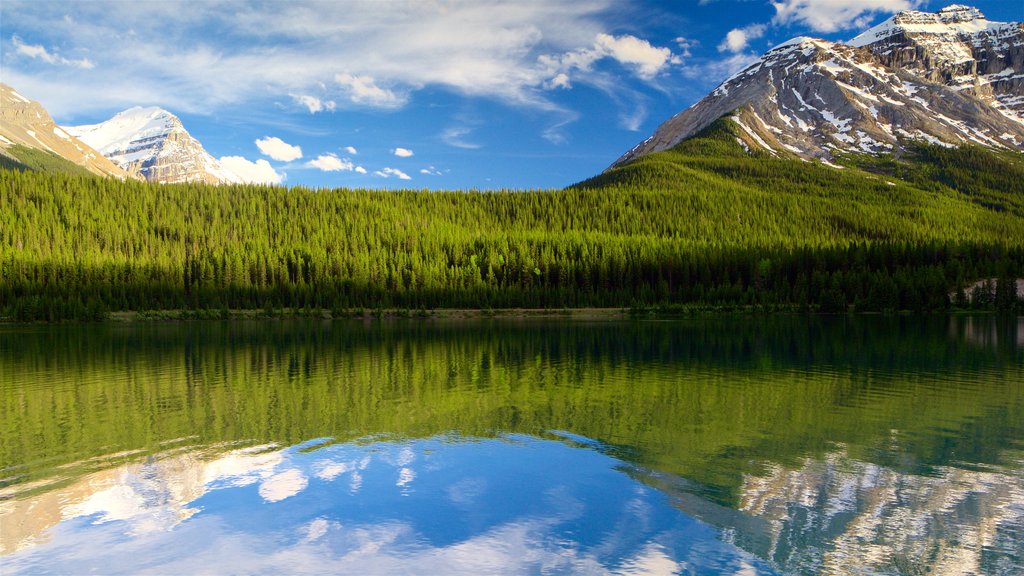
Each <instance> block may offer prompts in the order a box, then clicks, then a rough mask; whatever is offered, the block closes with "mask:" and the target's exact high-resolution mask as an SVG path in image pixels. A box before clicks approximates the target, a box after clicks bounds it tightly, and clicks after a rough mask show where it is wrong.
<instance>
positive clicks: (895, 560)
mask: <svg viewBox="0 0 1024 576" xmlns="http://www.w3.org/2000/svg"><path fill="white" fill-rule="evenodd" d="M1022 504H1024V473H1022V471H1021V469H1020V468H1018V469H1016V470H1012V471H975V470H964V469H960V468H953V467H942V468H940V469H938V470H936V472H935V474H934V475H932V476H927V477H926V476H919V475H908V474H904V473H901V472H897V471H895V470H892V469H890V468H885V467H882V466H878V465H876V464H871V463H867V462H861V461H858V460H855V459H852V458H850V457H849V456H848V455H847V454H846V453H845V452H844V451H836V452H833V453H830V454H827V455H825V456H824V457H823V458H822V459H810V458H808V459H805V460H804V462H803V463H802V465H800V466H799V467H796V468H785V467H782V466H777V465H775V466H772V467H771V468H770V470H768V472H767V474H765V475H763V476H748V477H747V478H746V481H745V482H744V485H743V488H742V498H741V501H740V507H739V508H740V510H741V511H743V512H745V513H747V514H751V515H753V516H756V517H758V518H763V519H766V520H767V521H768V524H769V526H770V528H769V535H770V541H771V544H770V549H769V551H768V558H769V559H771V560H772V561H774V562H776V563H777V564H778V565H779V566H781V567H783V568H784V569H785V570H786V571H787V572H799V573H816V574H854V573H863V572H865V571H866V572H870V573H889V572H905V571H907V570H909V569H912V570H913V571H914V572H915V573H929V574H1009V573H1010V571H1011V569H1012V566H1013V563H1014V559H1016V561H1017V562H1019V561H1020V559H1021V558H1024V505H1022Z"/></svg>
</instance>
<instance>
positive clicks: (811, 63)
mask: <svg viewBox="0 0 1024 576" xmlns="http://www.w3.org/2000/svg"><path fill="white" fill-rule="evenodd" d="M0 102H2V104H3V106H2V108H0V155H7V156H16V154H15V153H14V152H12V146H14V145H21V146H24V147H27V148H29V149H36V150H41V151H44V152H46V153H50V154H54V155H56V156H59V157H61V158H64V159H66V160H68V161H70V162H72V163H73V164H75V165H78V166H81V167H84V168H85V169H87V170H89V171H91V172H93V173H96V174H101V175H105V176H115V177H118V178H129V177H137V178H142V179H145V180H147V181H150V182H205V183H211V184H222V183H234V182H240V181H241V179H240V178H239V177H238V176H237V175H235V174H233V173H232V172H231V171H230V170H228V169H226V168H225V167H224V166H222V165H221V164H220V163H219V162H218V161H217V160H216V159H215V158H214V157H213V156H211V155H210V154H209V153H207V152H206V150H205V149H204V148H203V146H202V144H200V143H199V141H198V140H196V139H195V138H193V137H192V136H191V135H190V134H189V133H188V131H186V130H185V128H184V126H183V125H182V123H181V120H179V119H178V118H177V117H176V116H175V115H174V114H171V113H170V112H168V111H166V110H163V109H160V108H155V107H150V108H140V107H134V108H130V109H128V110H125V111H123V112H120V113H118V114H116V115H115V116H114V117H113V118H111V119H110V120H107V121H105V122H102V123H99V124H93V125H87V126H65V127H59V126H57V125H56V124H54V122H53V120H52V119H51V118H50V116H49V114H47V112H46V110H44V109H43V107H42V106H41V105H40V104H39V103H38V102H32V101H30V100H29V99H28V98H26V97H24V96H22V95H21V94H19V93H18V92H16V91H15V90H14V89H12V88H10V87H8V86H5V85H0ZM723 117H726V118H729V119H731V121H732V122H733V123H734V124H735V125H736V126H737V127H738V128H739V130H737V131H736V134H737V136H736V139H737V140H739V141H740V143H741V144H742V145H743V146H744V147H746V148H747V149H748V150H749V149H761V150H764V151H766V152H767V153H769V154H775V155H781V156H789V157H794V158H802V159H805V160H807V159H819V160H822V161H825V162H829V161H832V160H835V157H836V155H837V154H841V153H844V152H860V153H868V154H887V153H892V154H896V155H899V154H900V153H902V151H903V150H905V149H906V147H907V144H908V142H911V141H926V142H929V143H932V144H942V145H945V146H958V145H961V144H968V143H970V144H977V145H981V146H985V147H990V148H995V149H1007V150H1018V151H1019V150H1024V24H1022V23H1020V22H1013V23H1004V22H990V21H989V20H987V19H986V18H985V16H984V14H982V13H981V12H980V11H979V10H977V9H976V8H971V7H968V6H963V5H959V4H954V5H952V6H948V7H946V8H944V9H942V10H940V11H938V12H936V13H930V12H919V11H904V12H900V13H898V14H896V15H895V16H893V17H892V18H890V19H888V20H886V21H885V22H883V23H881V24H879V25H878V26H875V27H874V28H871V29H870V30H867V31H865V32H864V33H862V34H860V35H859V36H857V37H855V38H853V39H852V40H850V41H848V42H846V43H837V42H828V41H825V40H820V39H815V38H806V37H801V38H795V39H793V40H790V41H789V42H786V43H783V44H781V45H779V46H777V47H775V48H773V49H772V50H769V51H768V52H767V53H765V54H764V55H763V56H762V57H761V58H760V59H758V60H757V61H756V62H754V63H753V64H751V65H749V66H747V67H746V68H745V69H743V70H741V71H740V72H738V73H737V74H735V75H734V76H732V77H731V78H729V79H728V80H726V81H725V82H723V83H722V84H721V85H719V86H718V88H716V89H715V90H714V91H713V92H711V93H710V94H709V95H708V96H706V97H705V98H703V99H702V100H700V101H699V102H697V103H696V104H694V105H693V106H691V107H689V108H688V109H686V110H684V111H682V112H680V113H679V114H677V115H675V116H674V117H672V118H670V119H669V120H668V121H666V122H665V123H663V124H662V125H661V126H660V127H659V128H658V129H657V130H655V132H654V134H653V135H652V136H651V137H649V138H647V139H646V140H644V141H643V142H641V143H640V144H638V145H637V146H635V147H634V148H633V149H632V150H630V151H628V152H627V153H625V154H624V155H622V156H621V157H620V158H619V159H618V160H617V161H616V162H615V163H614V164H612V168H614V167H617V166H622V165H624V164H628V163H630V162H632V161H634V160H636V159H638V158H640V157H642V156H645V155H647V154H651V153H653V152H659V151H663V150H668V149H670V148H673V147H675V146H677V145H679V144H680V143H682V142H683V141H685V140H687V139H689V138H691V137H693V136H696V135H697V134H699V133H700V132H701V131H703V130H705V129H706V128H708V127H709V126H711V125H712V124H713V123H714V122H715V121H716V120H718V119H719V118H723Z"/></svg>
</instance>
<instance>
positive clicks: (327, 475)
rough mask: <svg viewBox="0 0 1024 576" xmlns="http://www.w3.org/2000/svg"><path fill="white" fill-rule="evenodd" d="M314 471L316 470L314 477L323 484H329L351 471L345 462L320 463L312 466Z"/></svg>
mask: <svg viewBox="0 0 1024 576" xmlns="http://www.w3.org/2000/svg"><path fill="white" fill-rule="evenodd" d="M314 469H315V470H316V477H317V478H319V479H321V480H324V481H325V482H330V481H331V480H334V479H335V478H337V477H338V476H341V475H342V474H344V473H345V472H348V471H349V470H351V468H350V467H349V464H348V463H347V462H322V463H320V464H319V465H317V466H314Z"/></svg>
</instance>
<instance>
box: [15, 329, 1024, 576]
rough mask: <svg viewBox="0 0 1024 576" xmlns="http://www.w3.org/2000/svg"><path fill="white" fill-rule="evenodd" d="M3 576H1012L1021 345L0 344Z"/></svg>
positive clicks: (453, 337)
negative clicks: (314, 575)
mask: <svg viewBox="0 0 1024 576" xmlns="http://www.w3.org/2000/svg"><path fill="white" fill-rule="evenodd" d="M0 392H2V394H0V397H2V401H3V403H2V408H0V416H2V422H0V554H2V555H0V566H2V572H3V574H4V575H5V576H8V575H13V574H49V573H56V574H68V573H76V574H80V573H93V572H95V573H103V574H118V573H131V574H145V573H160V574H200V573H210V574H229V573H240V574H255V573H268V574H280V573H288V574H298V573H349V574H396V573H407V574H566V573H568V574H676V573H681V574H723V573H725V574H743V575H750V574H790V573H793V574H858V573H863V574H924V573H932V574H943V575H946V574H1007V575H1010V574H1013V575H1017V574H1020V573H1022V572H1024V319H1002V320H999V319H996V318H992V317H945V316H934V317H804V316H771V317H758V316H721V317H700V318H686V319H679V320H629V321H626V320H614V321H612V320H606V321H579V320H559V319H557V318H548V319H536V318H531V319H521V320H500V321H499V320H392V321H388V320H382V321H368V322H364V321H356V320H353V321H334V322H321V321H313V320H310V321H300V320H292V321H285V320H263V321H248V322H247V321H233V322H182V323H173V322H168V323H128V324H102V325H88V324H85V325H55V326H42V325H36V326H0Z"/></svg>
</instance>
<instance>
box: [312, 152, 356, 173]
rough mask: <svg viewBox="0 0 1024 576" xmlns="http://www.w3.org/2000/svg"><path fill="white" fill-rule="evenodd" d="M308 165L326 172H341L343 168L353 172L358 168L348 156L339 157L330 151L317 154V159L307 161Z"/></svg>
mask: <svg viewBox="0 0 1024 576" xmlns="http://www.w3.org/2000/svg"><path fill="white" fill-rule="evenodd" d="M306 166H309V167H311V168H319V169H320V170H323V171H324V172H339V171H342V170H344V171H346V172H351V171H352V170H355V168H356V167H355V165H354V164H353V163H352V161H351V160H349V159H348V158H338V157H337V156H335V155H334V154H330V153H328V154H321V155H319V156H317V157H316V160H310V161H309V162H307V163H306Z"/></svg>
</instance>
